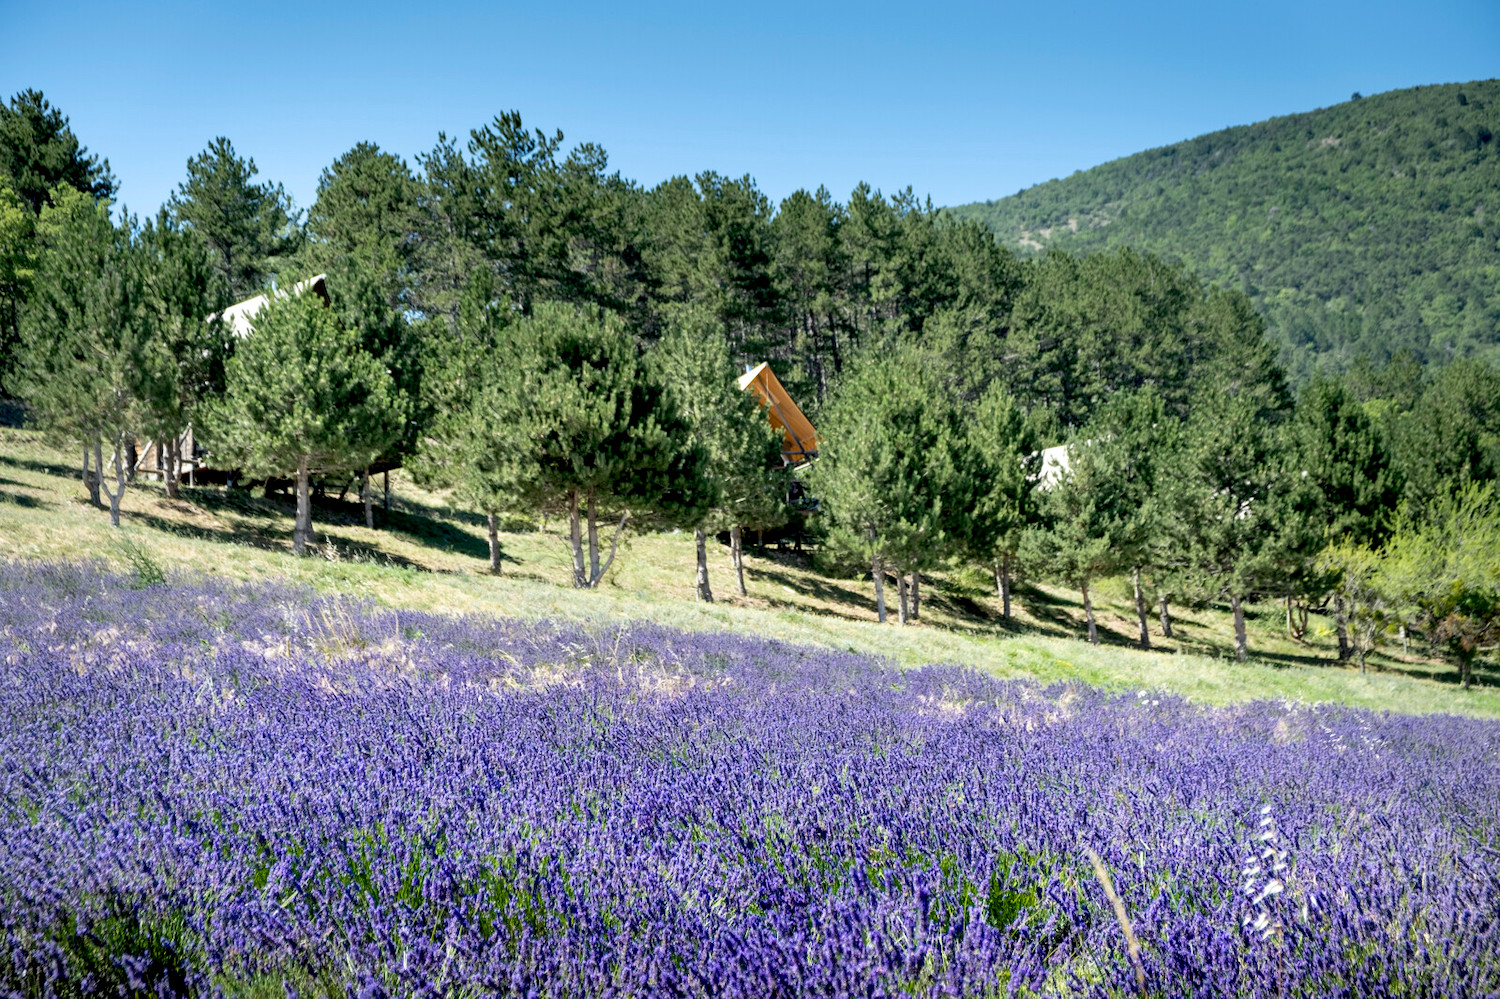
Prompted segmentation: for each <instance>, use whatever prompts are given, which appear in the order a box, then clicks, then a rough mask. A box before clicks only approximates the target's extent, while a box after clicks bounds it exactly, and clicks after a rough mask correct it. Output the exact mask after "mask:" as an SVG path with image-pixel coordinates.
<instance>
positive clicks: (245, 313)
mask: <svg viewBox="0 0 1500 999" xmlns="http://www.w3.org/2000/svg"><path fill="white" fill-rule="evenodd" d="M308 291H315V292H317V293H318V295H319V296H320V297H321V298H322V299H323V301H324V302H327V301H328V275H327V274H314V275H313V276H312V277H310V278H308V279H307V280H305V281H298V282H297V283H296V284H294V285H292V290H291V292H290V293H288V292H286V291H283V290H282V289H280V288H278V289H276V293H275V294H276V297H277V298H286V297H287V296H288V294H292V295H301V294H303V293H304V292H308ZM269 301H270V299H268V298H267V297H266V296H265V295H256V296H255V297H254V298H247V299H245V300H244V301H243V302H236V303H235V304H233V305H231V306H230V307H229V308H227V309H225V310H224V315H223V320H224V325H225V326H227V327H229V331H230V332H231V333H233V334H234V335H235V336H237V337H242V336H248V335H249V334H250V328H251V326H252V325H253V324H254V322H255V317H256V316H257V315H259V314H260V310H261V309H264V308H265V307H266V303H267V302H269ZM208 318H209V319H214V318H215V317H214V316H209V317H208Z"/></svg>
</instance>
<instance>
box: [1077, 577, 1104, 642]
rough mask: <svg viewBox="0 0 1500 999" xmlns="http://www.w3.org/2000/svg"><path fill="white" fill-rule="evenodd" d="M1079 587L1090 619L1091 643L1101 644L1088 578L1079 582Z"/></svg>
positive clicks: (1084, 610) (1085, 610) (1084, 611)
mask: <svg viewBox="0 0 1500 999" xmlns="http://www.w3.org/2000/svg"><path fill="white" fill-rule="evenodd" d="M1078 589H1079V590H1080V591H1081V592H1082V593H1083V613H1084V615H1085V616H1086V617H1087V618H1088V619H1089V644H1090V645H1098V644H1099V625H1098V624H1097V623H1096V622H1095V621H1094V601H1093V600H1091V599H1090V598H1089V584H1088V580H1084V581H1083V582H1082V583H1080V584H1078Z"/></svg>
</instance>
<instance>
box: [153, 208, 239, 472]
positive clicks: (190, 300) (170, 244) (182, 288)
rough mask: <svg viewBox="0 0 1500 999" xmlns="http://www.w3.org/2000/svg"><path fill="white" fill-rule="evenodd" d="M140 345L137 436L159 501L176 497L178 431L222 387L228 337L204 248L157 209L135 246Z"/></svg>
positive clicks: (219, 285)
mask: <svg viewBox="0 0 1500 999" xmlns="http://www.w3.org/2000/svg"><path fill="white" fill-rule="evenodd" d="M138 248H139V251H140V253H139V258H138V263H139V266H140V267H141V287H142V292H143V306H144V309H145V315H144V320H145V322H146V329H147V337H148V342H147V344H146V350H145V355H144V357H143V359H142V365H143V367H142V376H143V378H142V384H141V399H140V401H141V431H142V433H143V434H144V435H145V436H146V437H147V438H149V439H150V440H151V441H153V442H154V443H155V445H156V447H157V449H158V454H159V456H160V458H161V461H162V468H163V476H164V478H165V480H166V486H167V495H168V496H171V497H176V496H177V487H178V480H179V476H180V470H181V464H182V459H183V458H184V457H191V455H183V454H182V453H181V449H182V445H183V442H184V437H183V435H184V433H185V432H186V431H187V430H188V428H189V427H191V426H192V425H193V422H194V420H195V419H196V418H197V415H198V411H199V408H200V407H202V406H203V405H204V404H206V403H207V402H208V401H210V400H211V399H213V398H214V397H216V396H217V395H218V394H219V393H220V392H222V391H223V388H224V362H225V359H226V358H227V357H228V356H229V343H228V334H227V332H226V331H225V329H224V324H223V323H222V322H219V321H218V320H217V318H213V317H216V315H217V313H219V312H220V311H221V310H222V309H223V308H224V306H225V304H227V303H226V302H225V288H224V284H223V281H222V280H221V278H220V275H219V273H218V272H217V270H216V269H215V268H214V266H213V261H212V260H211V258H210V257H209V254H208V250H207V248H206V247H205V246H204V245H203V242H202V240H201V239H199V237H198V235H197V234H196V233H195V232H193V231H192V230H189V229H185V228H184V227H182V226H180V225H178V224H176V223H175V222H174V221H173V220H172V217H171V215H170V213H168V212H167V210H166V209H165V208H163V209H162V210H161V211H160V212H159V213H158V214H157V217H156V218H155V219H154V220H148V221H147V223H146V225H145V227H144V228H143V229H142V230H141V233H140V238H139V241H138Z"/></svg>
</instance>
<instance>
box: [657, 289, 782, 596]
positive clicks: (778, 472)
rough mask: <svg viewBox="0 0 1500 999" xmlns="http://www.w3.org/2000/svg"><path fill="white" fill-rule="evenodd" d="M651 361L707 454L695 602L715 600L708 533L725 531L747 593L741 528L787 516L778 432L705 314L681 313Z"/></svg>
mask: <svg viewBox="0 0 1500 999" xmlns="http://www.w3.org/2000/svg"><path fill="white" fill-rule="evenodd" d="M651 357H652V359H653V361H654V362H655V367H656V369H657V370H658V372H659V375H660V377H661V378H662V380H663V381H664V382H665V383H666V384H668V385H669V386H670V388H671V390H672V396H673V398H674V401H675V402H676V404H677V405H678V406H680V407H681V409H682V412H683V416H684V417H685V419H686V421H687V425H688V427H689V428H690V432H691V434H692V437H693V440H694V441H695V442H696V443H697V444H698V445H699V446H700V447H702V448H703V450H704V452H705V453H706V455H707V461H706V463H705V466H704V479H705V483H704V484H705V487H706V494H705V495H704V496H703V497H702V499H703V501H704V506H705V509H704V513H703V517H702V519H700V520H699V521H698V522H697V523H695V524H693V525H692V526H693V532H694V541H695V542H696V548H697V555H698V569H697V581H696V587H695V588H696V591H697V594H698V599H699V600H704V601H708V602H712V601H713V591H712V589H711V587H710V586H709V581H708V558H707V550H706V545H707V535H708V534H709V533H712V532H716V531H719V530H724V529H727V530H728V531H729V532H730V562H731V565H732V566H733V568H734V570H735V580H736V584H737V586H738V589H739V593H740V595H741V596H745V595H746V591H745V571H744V559H743V552H742V549H741V546H740V539H741V536H742V531H743V529H744V528H745V527H747V526H748V527H750V528H752V529H765V528H771V527H778V526H780V525H781V524H783V523H785V522H786V519H787V515H788V511H787V503H786V495H787V486H788V482H789V480H788V476H787V473H786V470H785V469H784V468H783V467H782V461H781V447H782V433H781V431H779V430H777V429H776V428H774V427H772V426H771V424H770V421H769V420H767V419H766V414H765V412H764V410H763V408H762V406H761V403H760V401H759V399H758V398H757V397H756V396H755V395H754V394H753V393H749V392H744V391H741V389H740V388H739V386H738V384H736V381H735V377H734V365H733V363H732V362H731V361H730V357H729V344H728V341H727V339H726V337H725V333H724V330H723V327H722V326H720V325H719V324H718V321H717V320H716V319H715V318H714V317H713V316H712V315H710V314H709V313H708V312H707V310H705V309H688V310H681V311H679V312H678V313H677V314H676V315H675V316H674V318H673V320H672V322H671V325H670V326H669V329H668V332H667V334H666V335H665V336H664V337H663V338H662V340H661V341H660V342H659V343H658V344H657V345H656V346H655V347H654V348H653V349H652V352H651Z"/></svg>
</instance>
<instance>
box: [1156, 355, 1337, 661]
mask: <svg viewBox="0 0 1500 999" xmlns="http://www.w3.org/2000/svg"><path fill="white" fill-rule="evenodd" d="M1289 415H1290V414H1289V412H1288V409H1287V407H1286V405H1285V400H1284V397H1283V396H1281V395H1279V394H1277V393H1274V392H1269V391H1266V390H1265V386H1263V385H1260V384H1258V383H1255V382H1241V383H1235V382H1233V381H1227V380H1226V381H1219V382H1214V383H1210V384H1208V385H1205V386H1204V387H1203V390H1202V392H1201V394H1200V396H1199V397H1198V398H1197V399H1196V400H1195V401H1194V405H1193V411H1192V415H1191V417H1190V418H1189V419H1188V421H1187V423H1186V425H1185V426H1184V428H1183V446H1182V451H1181V455H1182V457H1181V458H1180V459H1179V460H1178V461H1177V462H1176V467H1175V468H1174V470H1173V473H1172V475H1171V477H1170V479H1169V488H1170V492H1169V494H1168V503H1169V504H1170V506H1169V510H1170V518H1171V520H1170V524H1169V527H1168V532H1169V534H1170V537H1171V544H1172V546H1173V548H1174V550H1175V551H1176V552H1177V554H1178V557H1179V558H1180V559H1181V560H1182V564H1183V565H1184V566H1185V568H1186V569H1187V570H1188V571H1189V572H1190V573H1191V574H1193V575H1194V576H1195V577H1196V578H1197V579H1198V580H1199V581H1200V583H1201V585H1202V586H1203V587H1204V590H1205V592H1206V593H1208V594H1209V595H1211V596H1214V597H1219V596H1222V597H1225V598H1227V599H1228V601H1229V604H1230V610H1231V612H1232V613H1233V616H1234V628H1235V655H1236V657H1237V658H1238V659H1240V660H1244V659H1245V658H1247V656H1248V655H1249V648H1248V645H1247V638H1246V632H1245V618H1244V603H1245V601H1246V600H1248V599H1250V597H1251V596H1252V595H1253V594H1257V593H1268V594H1274V595H1276V596H1284V595H1287V594H1288V592H1289V588H1290V587H1291V585H1292V584H1291V583H1289V580H1295V579H1296V578H1298V576H1299V575H1301V574H1302V573H1303V572H1305V566H1306V564H1307V563H1308V562H1309V561H1310V560H1311V559H1312V558H1313V557H1314V556H1315V555H1316V553H1317V550H1318V547H1319V546H1320V543H1321V538H1322V531H1321V528H1322V524H1321V522H1319V521H1317V520H1316V513H1315V511H1316V509H1317V504H1318V499H1319V495H1318V490H1317V486H1316V483H1314V482H1312V481H1310V480H1309V479H1308V478H1304V477H1303V476H1302V474H1301V468H1300V467H1299V466H1298V463H1297V462H1296V460H1295V451H1294V448H1293V444H1292V439H1291V433H1290V431H1289V428H1288V427H1287V425H1286V424H1287V420H1288V418H1289Z"/></svg>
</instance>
